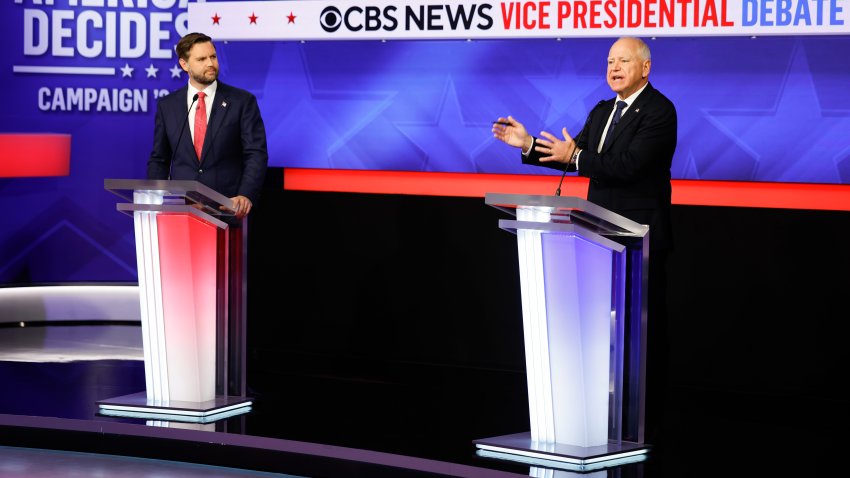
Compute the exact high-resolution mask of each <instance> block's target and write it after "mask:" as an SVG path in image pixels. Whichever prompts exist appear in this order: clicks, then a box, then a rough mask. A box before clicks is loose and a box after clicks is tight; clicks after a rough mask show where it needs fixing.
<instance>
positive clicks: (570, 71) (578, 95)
mask: <svg viewBox="0 0 850 478" xmlns="http://www.w3.org/2000/svg"><path fill="white" fill-rule="evenodd" d="M526 79H527V80H528V81H529V83H531V84H532V85H533V86H534V87H535V88H536V89H537V90H538V91H540V93H541V94H543V95H544V96H545V97H546V98H547V100H548V103H547V105H546V108H545V110H544V112H543V113H542V114H541V118H542V120H543V125H542V127H543V128H545V129H546V130H548V131H549V132H550V133H552V134H555V135H557V136H558V137H561V128H564V127H566V128H567V132H569V133H570V135H572V136H575V135H577V134H578V133H579V131H581V128H582V126H583V125H584V121H585V119H586V118H587V114H588V113H590V110H591V109H592V108H593V106H594V105H596V103H597V102H598V101H599V100H602V99H607V98H611V97H613V96H614V93H613V92H611V90H610V88H608V85H606V84H605V75H604V71H602V70H600V72H599V74H597V75H594V76H593V77H590V76H586V75H585V76H583V75H579V73H578V72H577V71H576V68H575V65H574V63H573V61H572V57H569V56H566V55H565V56H563V57H561V62H560V65H559V66H558V69H557V71H556V72H555V73H554V74H552V75H546V76H543V75H533V76H531V75H527V76H526ZM588 98H589V99H588ZM531 133H532V134H535V135H536V134H537V132H536V131H532V132H531Z"/></svg>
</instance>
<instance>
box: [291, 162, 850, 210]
mask: <svg viewBox="0 0 850 478" xmlns="http://www.w3.org/2000/svg"><path fill="white" fill-rule="evenodd" d="M558 180H559V177H558V176H535V175H523V174H474V173H426V172H410V171H359V170H340V169H294V168H287V169H285V170H284V175H283V187H284V189H287V190H292V191H325V192H331V191H333V192H354V193H376V194H414V195H421V196H461V197H484V195H485V194H486V193H488V192H496V193H505V194H540V195H552V194H554V193H555V189H557V187H558ZM587 184H588V181H587V179H586V178H581V177H575V176H567V177H565V178H564V184H563V185H562V186H561V195H562V196H578V197H581V198H586V197H587ZM673 204H681V205H693V206H736V207H764V208H784V209H823V210H833V211H850V185H846V184H808V183H767V182H744V181H701V180H674V181H673Z"/></svg>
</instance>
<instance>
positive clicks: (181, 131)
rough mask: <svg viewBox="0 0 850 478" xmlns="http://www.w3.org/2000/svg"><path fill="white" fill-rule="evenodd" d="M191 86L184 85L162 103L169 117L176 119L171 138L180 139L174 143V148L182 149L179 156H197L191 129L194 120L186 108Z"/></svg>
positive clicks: (170, 134) (172, 126)
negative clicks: (190, 123) (190, 124)
mask: <svg viewBox="0 0 850 478" xmlns="http://www.w3.org/2000/svg"><path fill="white" fill-rule="evenodd" d="M188 91H189V87H188V86H184V87H183V88H180V89H179V90H177V91H176V92H174V93H172V94H171V95H170V96H169V97H168V98H167V100H168V101H167V102H165V103H163V104H162V105H163V106H164V107H166V108H168V109H167V111H168V113H167V117H169V118H175V119H177V120H178V121H176V122H175V123H174V124H172V125H171V128H172V129H171V131H170V132H169V138H173V139H171V141H179V144H173V145H172V148H173V149H176V150H180V152H179V153H177V156H178V157H184V156H185V157H190V158H194V157H195V147H194V146H193V145H192V132H191V131H190V130H189V124H188V122H189V121H192V118H189V110H188V109H186V108H187V106H186V95H187V94H188Z"/></svg>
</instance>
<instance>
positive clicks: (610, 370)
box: [474, 193, 649, 471]
mask: <svg viewBox="0 0 850 478" xmlns="http://www.w3.org/2000/svg"><path fill="white" fill-rule="evenodd" d="M485 202H486V204H488V205H490V206H493V207H496V208H498V209H501V210H504V211H506V212H507V213H509V214H511V215H513V216H515V219H501V220H499V227H500V228H502V229H504V230H507V231H510V232H513V233H515V234H516V236H517V246H518V247H517V249H518V254H519V272H520V287H521V289H522V290H521V296H522V316H523V318H522V320H523V335H524V343H525V360H526V373H527V377H528V402H529V418H530V426H531V430H530V432H526V433H518V434H514V435H506V436H499V437H493V438H485V439H480V440H475V441H474V443H475V446H476V447H477V449H478V450H477V454H478V455H480V456H484V457H490V458H499V459H507V460H514V461H521V462H526V463H531V464H535V463H540V464H543V465H545V466H554V467H561V468H566V469H571V470H580V471H584V470H591V469H594V468H603V467H607V466H613V465H615V464H621V463H625V462H633V461H640V460H642V459H645V457H646V453H647V451H648V449H649V446H648V445H647V444H645V443H644V408H645V407H644V400H645V387H644V375H645V362H646V361H645V356H646V352H645V347H646V326H647V316H646V297H647V296H646V291H647V279H648V259H649V227H648V226H645V225H641V224H638V223H636V222H633V221H631V220H629V219H626V218H624V217H622V216H620V215H618V214H615V213H613V212H611V211H608V210H607V209H604V208H601V207H599V206H597V205H595V204H593V203H590V202H588V201H585V200H583V199H580V198H577V197H559V196H526V195H511V194H492V193H488V194H487V196H486V199H485Z"/></svg>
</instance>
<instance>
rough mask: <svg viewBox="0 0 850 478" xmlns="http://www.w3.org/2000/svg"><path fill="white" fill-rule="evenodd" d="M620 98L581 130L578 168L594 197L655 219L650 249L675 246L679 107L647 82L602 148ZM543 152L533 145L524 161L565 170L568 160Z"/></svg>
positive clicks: (625, 212)
mask: <svg viewBox="0 0 850 478" xmlns="http://www.w3.org/2000/svg"><path fill="white" fill-rule="evenodd" d="M615 100H616V98H612V99H610V100H607V101H602V102H600V103H599V104H597V105H596V107H595V108H593V109H592V110H591V111H590V113H589V114H588V118H587V123H586V124H585V127H584V128H583V129H582V130H581V132H579V134H578V135H576V137H575V140H576V145H577V146H578V147H579V148H581V149H582V152H581V156H580V158H579V161H578V164H579V169H578V174H579V175H580V176H585V177H588V178H590V185H589V187H588V191H587V199H588V201H590V202H592V203H594V204H598V205H599V206H602V207H604V208H605V209H608V210H611V211H614V212H616V213H617V214H620V215H622V216H625V217H627V218H629V219H631V220H633V221H635V222H638V223H640V224H647V225H649V227H650V229H649V240H650V250H653V249H655V250H669V249H671V248H672V246H673V233H672V227H671V224H670V207H671V206H670V203H671V187H670V165H671V163H672V162H673V153H674V152H675V150H676V140H677V130H676V128H677V120H676V108H675V107H674V106H673V103H672V102H671V101H670V100H669V99H667V97H665V96H664V95H663V94H661V92H659V91H658V90H656V89H655V88H653V86H652V85H651V84H648V85H646V88H645V89H644V90H643V92H641V94H640V95H638V97H637V98H636V99H635V101H634V102H633V103H632V104H631V105H630V106H629V109H627V110H626V112H625V113H623V116H622V118H621V119H620V123H619V124H618V125H617V127H616V128H615V129H614V132H613V133H612V134H613V135H614V137H613V139H612V141H611V143H610V144H609V145H608V146H607V148H605V149H603V150H602V151H601V152H599V153H597V152H596V150H597V148H598V146H599V142H600V141H601V140H602V131H603V130H604V129H605V124H606V123H607V122H608V116H609V115H610V114H611V112H612V111H613V109H614V103H615ZM540 157H541V155H540V153H537V152H536V151H534V150H533V149H532V151H531V152H530V154H529V155H528V156H527V157H526V156H523V162H525V163H528V164H535V165H539V166H547V167H551V168H555V169H560V170H563V168H564V165H563V164H562V163H557V162H553V163H548V162H547V163H540V161H539V158H540ZM570 170H572V171H574V170H575V166H571V167H570Z"/></svg>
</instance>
